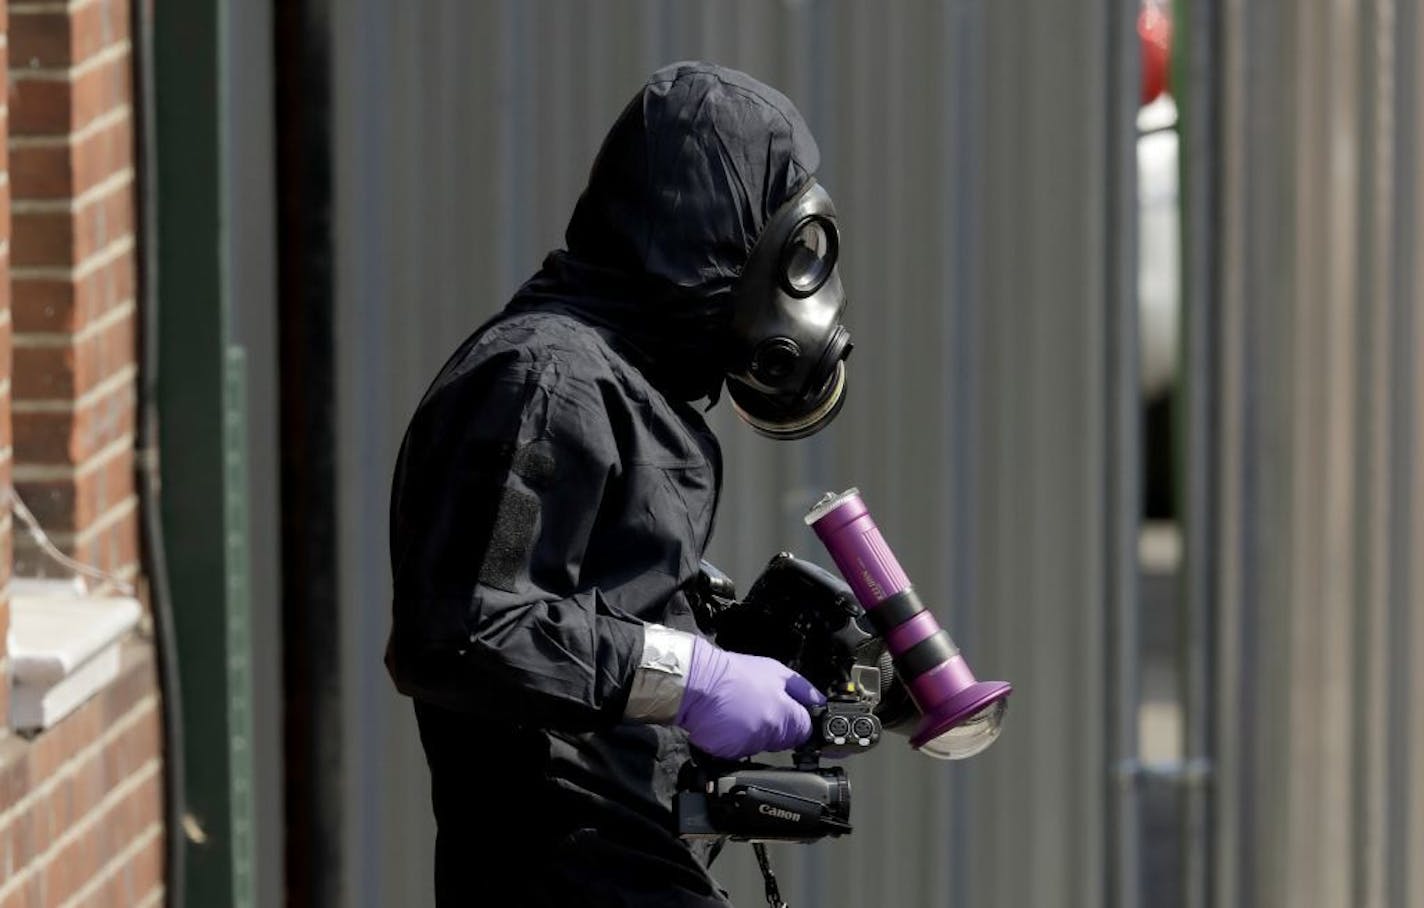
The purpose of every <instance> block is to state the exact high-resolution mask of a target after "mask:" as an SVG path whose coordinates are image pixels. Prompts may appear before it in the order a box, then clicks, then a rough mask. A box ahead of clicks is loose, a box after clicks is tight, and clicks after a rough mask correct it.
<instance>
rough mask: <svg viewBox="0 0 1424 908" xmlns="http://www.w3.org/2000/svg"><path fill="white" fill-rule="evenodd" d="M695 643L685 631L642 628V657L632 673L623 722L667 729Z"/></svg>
mask: <svg viewBox="0 0 1424 908" xmlns="http://www.w3.org/2000/svg"><path fill="white" fill-rule="evenodd" d="M695 640H696V638H695V637H693V635H692V634H689V633H687V632H685V631H675V630H673V629H672V628H669V627H663V626H662V625H661V624H648V625H644V627H643V655H642V658H640V659H639V660H638V668H637V669H636V670H635V671H634V672H633V687H632V690H631V691H630V692H629V694H628V706H627V708H626V709H625V710H624V711H623V719H624V720H625V721H628V722H643V723H647V724H653V725H667V724H670V723H671V722H672V721H673V720H674V719H676V718H677V711H678V708H679V707H681V706H682V694H683V691H684V690H685V689H686V688H687V672H688V670H689V669H690V668H691V666H692V644H693V642H694V641H695Z"/></svg>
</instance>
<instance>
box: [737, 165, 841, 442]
mask: <svg viewBox="0 0 1424 908" xmlns="http://www.w3.org/2000/svg"><path fill="white" fill-rule="evenodd" d="M839 257H840V232H839V231H838V230H837V228H836V210H835V206H834V205H833V204H832V203H831V197H830V195H829V194H828V193H827V192H826V190H825V189H823V188H822V187H821V186H820V184H818V183H816V181H815V180H810V181H808V182H807V185H806V187H805V188H804V189H802V190H801V191H800V192H799V193H797V194H796V196H795V197H793V198H792V199H791V200H789V201H788V202H787V203H786V204H784V205H783V206H781V208H780V209H778V210H777V212H776V214H775V215H773V216H772V218H771V220H770V221H769V222H768V223H767V226H766V229H765V230H763V231H762V235H761V237H760V238H759V239H758V240H757V244H756V246H755V247H753V249H752V253H751V256H750V257H749V258H748V260H747V266H746V268H745V269H744V270H743V271H742V275H741V278H740V279H739V280H738V281H737V285H736V288H735V289H734V291H733V305H732V313H733V314H732V345H731V346H732V360H731V362H732V365H731V368H730V369H729V372H728V376H727V390H728V393H729V395H730V396H731V398H732V406H733V408H734V409H735V410H736V413H737V415H738V416H739V417H741V418H742V420H743V421H744V422H746V423H747V424H748V425H750V426H751V427H752V428H753V429H755V430H756V431H757V432H759V433H761V434H762V435H765V436H767V437H769V438H776V439H780V440H792V439H797V438H805V437H806V436H808V435H811V434H813V433H815V432H817V431H819V430H820V429H821V428H822V427H824V426H825V425H826V424H827V423H829V422H830V421H831V420H832V419H834V418H835V417H836V414H837V413H839V412H840V409H841V405H842V404H843V403H844V402H845V387H846V368H845V360H846V357H848V356H849V355H850V352H851V349H852V344H851V342H850V332H848V331H847V330H846V329H845V327H844V326H843V325H842V324H841V315H842V313H844V311H845V307H846V298H845V290H844V288H843V287H842V286H841V279H840V272H839V271H838V270H837V262H838V260H839Z"/></svg>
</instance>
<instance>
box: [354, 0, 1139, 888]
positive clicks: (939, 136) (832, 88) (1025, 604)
mask: <svg viewBox="0 0 1424 908" xmlns="http://www.w3.org/2000/svg"><path fill="white" fill-rule="evenodd" d="M332 6H333V9H334V14H335V17H336V18H335V21H334V23H333V29H334V44H333V46H334V48H335V51H336V62H335V66H336V75H335V86H336V88H335V92H336V103H337V111H336V130H337V139H336V142H335V148H336V157H337V159H336V168H337V190H336V198H337V211H338V223H337V249H338V253H337V256H338V299H339V304H338V319H339V325H338V332H339V333H338V338H339V347H340V350H341V362H340V366H339V369H340V374H339V376H338V386H339V387H340V388H341V389H342V393H343V397H342V399H341V401H340V415H339V420H340V422H339V424H340V438H341V443H342V444H341V454H340V458H341V459H340V474H341V479H340V495H341V497H340V501H341V524H342V538H341V553H342V567H343V573H342V576H343V578H345V579H346V580H347V582H348V583H349V588H348V589H347V590H345V591H344V601H345V602H346V603H347V610H346V613H345V614H346V615H347V617H348V618H349V621H348V623H347V624H346V626H345V627H344V628H343V629H342V634H343V641H344V647H345V652H346V654H347V671H346V679H345V683H346V691H347V695H348V699H349V708H348V713H347V716H348V718H347V722H346V727H347V732H346V734H347V737H348V741H347V745H348V755H349V756H348V760H349V762H348V764H347V765H348V779H347V783H348V786H349V791H350V804H351V808H350V813H349V816H348V818H347V828H348V829H349V841H348V846H349V848H348V851H347V856H346V862H347V865H346V874H347V885H348V894H349V900H350V901H351V902H352V903H353V904H365V905H395V904H401V905H418V904H423V903H425V902H426V901H427V900H428V899H429V888H430V883H429V880H430V844H431V830H430V821H429V819H428V817H429V807H428V791H427V776H426V772H425V769H424V764H423V761H422V758H421V755H420V750H419V746H418V743H417V741H416V737H415V731H414V725H413V723H412V721H411V719H410V711H409V707H408V704H406V703H405V702H402V701H400V700H399V699H397V698H396V697H395V696H394V695H393V693H392V691H391V690H390V687H389V684H388V682H387V680H386V678H385V676H384V673H383V672H382V671H380V669H379V666H380V657H381V650H382V647H383V644H384V638H385V633H386V627H387V610H388V604H387V603H388V599H387V597H388V589H389V586H388V585H389V579H388V573H387V561H386V554H385V538H386V493H387V489H388V482H389V475H390V468H391V465H392V463H393V460H394V456H395V451H396V447H397V444H398V442H399V439H400V434H401V431H402V429H403V427H404V424H405V420H406V419H407V417H408V415H409V413H410V411H411V408H412V407H413V406H414V404H415V402H416V400H417V399H418V397H419V395H420V393H421V391H422V390H423V389H424V387H425V385H426V383H427V381H428V380H429V378H430V377H431V375H432V374H433V371H434V370H435V369H436V368H437V367H438V366H439V364H440V363H441V362H442V361H443V359H444V357H445V356H446V354H447V353H448V351H449V350H450V349H451V347H452V345H453V344H454V343H455V342H456V341H457V340H458V339H459V338H460V337H462V336H463V335H464V334H465V333H466V332H467V331H468V330H469V329H471V328H472V327H474V326H475V325H476V324H477V323H479V322H480V321H481V320H482V319H484V318H485V317H486V316H487V315H488V314H490V313H491V312H493V311H494V310H495V309H496V308H498V307H499V306H500V305H501V304H502V303H503V302H504V300H505V299H506V297H507V296H508V294H509V293H510V291H511V290H512V289H513V288H514V287H515V286H516V285H517V284H518V283H519V282H520V281H522V280H523V279H524V278H525V277H526V276H527V275H528V274H529V273H530V272H531V271H532V270H533V268H534V267H535V266H536V265H537V263H538V262H539V260H540V258H541V257H542V255H543V254H544V252H545V251H546V250H547V249H549V248H551V247H554V246H556V245H558V244H560V242H561V234H562V229H563V226H564V223H565V220H566V218H567V215H568V213H569V211H570V210H571V207H572V204H573V202H574V200H575V198H576V196H577V193H578V192H579V190H580V189H581V187H582V184H583V180H584V178H585V176H586V174H587V169H588V166H589V164H590V162H591V160H592V157H593V153H594V151H595V150H596V148H597V144H598V142H599V140H600V139H601V136H602V132H603V130H604V129H605V128H606V127H607V125H608V124H609V123H610V122H611V121H612V119H613V117H614V116H615V114H616V113H617V111H618V110H619V109H620V108H621V106H622V105H623V104H624V103H625V102H626V100H627V98H628V97H629V96H630V95H631V94H632V92H633V91H634V90H635V89H636V88H637V87H638V85H640V84H641V81H642V79H643V78H644V77H645V76H646V75H647V74H648V73H649V72H651V71H652V70H653V69H654V68H656V67H657V66H659V65H661V64H663V63H665V62H668V61H671V60H675V59H679V58H688V57H705V58H710V59H714V60H718V61H720V62H725V63H728V64H731V65H735V66H738V67H741V68H743V69H746V70H748V71H749V72H751V73H753V74H754V75H757V76H758V77H760V78H763V79H765V80H766V81H769V82H771V83H773V84H775V85H777V86H779V87H780V88H782V89H783V90H785V91H786V93H787V94H788V95H790V96H791V97H792V98H793V99H794V100H795V101H796V102H797V103H798V105H799V106H800V107H801V108H802V110H803V111H804V112H805V114H806V117H807V119H808V120H809V122H810V123H811V126H812V129H813V131H814V132H815V133H816V135H817V137H818V139H819V141H820V144H821V149H822V153H823V159H824V162H825V164H824V168H823V171H822V174H821V176H822V179H823V182H824V183H825V184H826V185H827V186H828V187H829V189H830V191H831V192H832V194H833V195H834V197H835V199H836V202H837V206H838V208H839V210H840V212H841V213H842V216H843V224H844V230H845V246H844V259H843V264H844V270H845V273H846V275H847V277H848V282H849V287H850V290H851V292H852V294H853V306H854V308H853V310H852V314H851V319H852V328H853V330H854V332H855V337H856V341H857V349H856V354H855V357H854V360H853V363H852V366H853V375H854V384H853V390H852V392H851V393H852V396H851V398H850V401H849V403H848V404H847V406H846V409H845V411H844V413H843V415H842V416H841V418H840V420H839V421H838V422H837V423H836V424H835V426H834V427H833V428H832V429H830V430H828V431H827V432H825V433H823V435H821V436H819V437H817V438H816V439H814V440H812V441H809V442H806V443H802V444H793V445H777V444H774V443H771V442H767V441H763V440H761V439H758V438H756V437H754V436H753V435H752V434H751V433H750V431H749V430H747V429H745V428H743V427H741V426H740V425H737V424H735V422H734V420H733V419H730V418H729V413H728V411H727V409H726V407H725V405H724V406H723V407H721V408H719V411H718V412H717V414H716V423H717V425H718V427H719V429H720V430H721V434H722V438H723V440H724V444H725V446H726V448H727V454H728V457H727V477H728V488H727V494H726V496H725V499H724V502H723V510H722V512H721V518H720V522H719V529H718V535H717V539H716V540H715V544H714V550H713V555H714V556H715V557H716V559H717V560H719V561H720V563H721V564H722V565H723V566H724V567H725V568H727V569H729V570H730V571H732V572H733V574H734V575H735V576H736V577H737V578H738V579H739V580H740V581H741V582H742V583H743V584H746V583H749V582H750V580H751V578H752V577H753V576H755V573H756V572H757V570H758V569H759V568H760V566H761V565H762V564H763V563H764V562H765V560H766V559H767V558H768V557H769V556H770V555H771V554H773V553H774V552H776V551H777V550H779V549H783V548H790V549H794V550H798V551H800V552H803V553H805V554H808V555H814V556H817V557H818V558H819V557H822V553H821V552H819V551H817V548H816V544H815V542H814V539H813V537H811V536H810V535H809V533H807V531H806V530H805V528H804V527H803V526H802V525H801V522H800V519H799V518H800V515H801V514H802V513H803V511H804V509H805V508H806V506H807V505H808V504H809V503H810V502H811V501H812V500H813V499H814V498H815V497H816V495H817V494H818V493H819V492H820V491H822V490H825V489H828V488H840V487H843V486H848V485H851V484H858V485H859V486H860V487H861V488H862V489H863V490H864V492H865V494H866V496H867V499H868V500H869V502H870V503H871V504H872V506H873V508H874V511H875V514H876V516H877V518H878V519H879V520H880V522H881V525H882V527H883V528H884V529H885V531H886V534H887V536H888V538H889V539H890V541H891V542H892V544H893V545H894V546H895V547H896V549H897V551H898V552H899V553H900V555H901V557H902V559H903V561H904V563H905V565H906V568H907V570H908V571H909V573H910V575H911V576H912V577H913V578H914V579H915V580H916V582H917V584H918V585H919V586H920V588H921V589H922V590H923V591H924V592H925V593H926V597H927V599H928V601H930V602H933V603H936V604H937V609H938V611H939V612H940V616H941V618H942V620H944V621H945V622H946V624H947V625H948V626H949V627H950V628H951V629H952V631H953V632H954V634H955V636H956V637H957V638H958V639H959V641H960V642H961V644H962V646H963V647H964V649H965V650H966V652H967V653H968V654H969V655H970V657H971V660H972V662H973V664H974V665H975V666H976V667H977V668H978V669H979V671H980V672H981V674H983V675H986V676H992V677H1007V678H1010V679H1012V680H1013V681H1014V682H1015V684H1016V687H1017V693H1016V695H1015V699H1014V702H1013V706H1012V708H1011V710H1010V713H1009V726H1008V730H1007V732H1006V733H1005V735H1004V738H1003V740H1002V741H1001V742H1000V743H999V744H998V745H997V746H996V747H995V748H994V750H992V751H991V752H990V753H989V754H987V755H986V756H985V757H982V758H980V759H977V760H974V761H971V762H969V763H966V764H963V765H945V764H940V763H935V762H933V761H930V760H928V759H925V758H921V757H917V756H916V755H914V754H912V753H911V752H910V751H909V749H908V747H906V746H904V745H903V744H902V743H901V742H899V741H898V740H896V741H891V742H890V743H888V744H887V745H885V746H882V747H881V748H880V749H879V751H878V752H877V753H875V754H873V755H871V756H868V757H866V758H863V759H859V760H857V761H855V762H854V763H853V764H852V765H851V767H850V771H851V773H852V776H853V779H854V785H855V819H856V823H857V826H858V832H857V833H856V834H855V835H854V836H853V837H852V838H850V839H848V840H845V841H843V842H839V843H834V844H823V845H818V846H815V847H809V848H807V847H796V848H791V847H787V848H779V849H774V860H775V861H776V862H777V864H778V866H779V867H780V868H781V869H782V876H783V878H784V879H785V881H786V885H785V891H786V894H787V895H788V897H789V898H790V900H791V901H792V903H793V904H798V905H824V906H836V905H862V904H878V903H883V904H904V905H947V904H951V903H955V904H974V905H983V906H990V905H1000V906H1014V908H1021V906H1028V905H1034V906H1038V905H1044V906H1047V905H1069V904H1072V905H1099V904H1104V903H1105V900H1106V899H1107V890H1108V889H1109V888H1110V884H1109V882H1108V880H1109V879H1110V878H1111V874H1110V872H1109V864H1110V862H1109V855H1108V849H1107V845H1106V843H1107V842H1108V841H1110V836H1109V830H1110V829H1116V830H1118V832H1117V835H1118V837H1119V838H1120V839H1121V840H1123V841H1125V842H1126V843H1127V844H1128V845H1129V846H1130V845H1132V844H1134V843H1135V842H1136V835H1135V831H1134V830H1133V828H1132V827H1133V823H1132V822H1131V816H1132V815H1133V814H1132V809H1131V801H1130V799H1123V800H1122V801H1121V802H1120V803H1121V804H1122V805H1123V806H1124V810H1123V811H1122V812H1121V813H1120V815H1121V816H1123V817H1125V818H1126V819H1123V820H1120V821H1117V822H1114V823H1110V822H1109V818H1110V816H1111V815H1114V812H1113V810H1112V809H1111V807H1110V798H1109V794H1110V788H1109V785H1108V782H1107V780H1108V771H1107V767H1108V764H1109V753H1108V751H1109V748H1110V747H1112V748H1114V749H1118V750H1121V749H1122V748H1124V747H1126V748H1127V749H1128V750H1129V751H1130V749H1131V747H1132V746H1133V745H1132V741H1131V739H1132V735H1131V734H1130V733H1129V732H1127V731H1125V729H1131V728H1135V726H1134V725H1132V724H1131V721H1130V720H1126V719H1124V720H1123V721H1122V722H1118V723H1113V722H1111V721H1110V715H1109V712H1110V711H1109V707H1108V704H1109V703H1110V702H1119V701H1118V700H1115V699H1113V700H1110V699H1109V698H1108V697H1107V696H1106V695H1105V691H1106V689H1107V685H1108V683H1109V679H1110V678H1111V677H1113V676H1114V674H1115V673H1116V672H1117V670H1116V669H1114V668H1112V667H1111V666H1114V665H1118V664H1122V665H1124V666H1127V665H1128V663H1130V660H1122V659H1118V658H1116V657H1115V656H1114V654H1115V653H1126V652H1128V651H1129V650H1130V648H1131V645H1132V638H1131V635H1130V631H1131V624H1130V622H1129V623H1128V624H1127V625H1118V624H1115V623H1114V621H1113V620H1112V615H1114V614H1119V613H1121V614H1129V615H1130V613H1131V609H1130V608H1128V609H1124V608H1121V606H1122V605H1123V604H1124V603H1127V604H1130V603H1131V587H1132V574H1133V569H1132V562H1131V560H1130V556H1131V552H1133V551H1134V549H1133V547H1132V545H1133V540H1134V536H1133V532H1134V530H1133V518H1134V513H1133V506H1132V502H1133V501H1135V494H1136V482H1137V479H1136V466H1135V461H1134V458H1133V457H1132V456H1131V454H1132V453H1133V452H1135V450H1136V447H1135V446H1136V439H1135V436H1134V435H1133V428H1132V427H1133V424H1134V419H1133V417H1132V413H1133V407H1134V398H1133V397H1132V392H1131V385H1130V384H1124V383H1125V382H1129V381H1131V380H1132V378H1133V377H1134V376H1135V375H1136V369H1135V365H1134V364H1133V362H1132V356H1133V355H1134V354H1133V353H1132V345H1131V344H1123V345H1120V344H1117V343H1116V342H1115V339H1117V338H1132V337H1135V336H1136V328H1135V324H1134V323H1133V321H1132V316H1131V306H1130V300H1129V298H1128V297H1127V296H1126V295H1125V294H1126V292H1127V289H1126V288H1130V287H1131V286H1133V281H1132V280H1131V275H1132V271H1131V265H1130V264H1129V263H1130V262H1131V261H1132V259H1131V241H1130V239H1129V237H1130V234H1131V219H1132V217H1131V215H1132V206H1131V200H1130V197H1127V196H1124V195H1123V194H1122V193H1123V192H1124V191H1125V189H1124V187H1131V186H1132V185H1133V179H1132V173H1131V170H1130V166H1131V164H1130V157H1131V141H1132V139H1131V135H1132V134H1131V132H1130V130H1131V128H1132V113H1133V108H1134V106H1135V101H1134V100H1133V96H1134V95H1135V81H1134V80H1133V78H1132V72H1131V71H1132V69H1133V67H1134V66H1135V62H1134V59H1135V58H1134V55H1135V52H1136V51H1135V44H1129V43H1126V42H1125V41H1124V37H1125V35H1126V34H1128V30H1129V29H1130V23H1131V16H1132V13H1133V4H1132V3H1130V2H1124V0H1096V2H1091V3H1085V4H1075V5H1072V6H1069V5H1062V4H1032V3H1028V2H1008V0H999V2H995V3H983V2H913V3H910V2H907V3H896V4H871V3H853V2H834V3H833V2H816V0H804V2H764V0H742V2H735V3H731V2H728V3H704V4H688V3H678V2H606V3H598V4H592V3H580V2H570V0H566V2H552V0H541V2H521V0H510V2H504V3H462V2H454V0H446V2H424V3H419V4H413V3H397V2H391V0H356V2H351V3H341V4H332ZM1110 8H1111V9H1113V10H1114V11H1115V12H1114V14H1113V15H1114V17H1115V19H1114V20H1113V21H1111V22H1110V16H1109V9H1110ZM1124 48H1127V51H1126V52H1123V50H1124ZM1114 71H1116V72H1117V75H1118V77H1119V80H1113V79H1112V78H1111V75H1112V73H1113V72H1114ZM1124 77H1125V78H1124ZM1110 85H1126V86H1127V87H1126V88H1119V89H1117V90H1116V91H1110V90H1109V86H1110ZM1110 98H1116V99H1117V101H1115V102H1114V101H1110ZM1110 108H1111V109H1112V111H1113V113H1112V115H1111V116H1110V115H1109V110H1110ZM1119 164H1121V166H1118V165H1119ZM1113 628H1118V629H1123V628H1126V630H1127V631H1128V632H1129V633H1128V635H1127V636H1126V637H1122V636H1121V635H1118V636H1114V634H1113V633H1111V631H1112V629H1113ZM1115 689H1116V688H1115ZM1128 699H1130V698H1128ZM1132 706H1133V704H1131V703H1130V702H1123V708H1124V709H1125V710H1127V711H1126V712H1123V713H1120V714H1119V715H1120V716H1130V715H1131V709H1132ZM1113 742H1116V743H1113ZM1112 756H1113V758H1114V759H1117V758H1126V759H1130V758H1131V757H1132V753H1131V752H1127V753H1121V752H1119V753H1115V754H1113V755H1112ZM491 781H492V782H495V780H491ZM1116 790H1117V789H1112V791H1116ZM1124 790H1126V789H1124ZM744 851H749V849H746V848H745V847H744V846H743V847H735V848H730V849H729V851H728V856H727V857H725V858H723V859H722V860H721V861H719V863H718V867H717V871H718V873H719V876H721V877H722V878H723V880H724V881H725V882H727V883H728V885H730V886H731V888H732V889H733V891H734V893H735V894H736V895H737V896H738V898H739V901H740V903H741V904H746V905H753V904H760V903H761V894H760V880H759V877H757V875H756V872H755V865H754V863H753V862H751V861H750V860H749V859H748V858H749V855H748V854H743V853H742V852H744Z"/></svg>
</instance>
